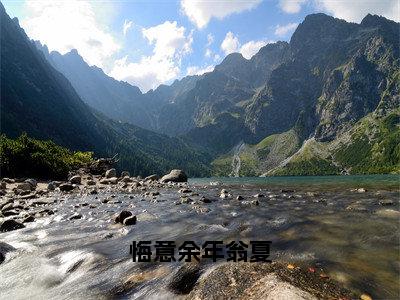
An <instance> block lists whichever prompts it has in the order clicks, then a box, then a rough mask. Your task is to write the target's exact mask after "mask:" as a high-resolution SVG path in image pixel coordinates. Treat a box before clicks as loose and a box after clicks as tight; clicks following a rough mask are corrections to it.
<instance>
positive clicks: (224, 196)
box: [219, 190, 232, 199]
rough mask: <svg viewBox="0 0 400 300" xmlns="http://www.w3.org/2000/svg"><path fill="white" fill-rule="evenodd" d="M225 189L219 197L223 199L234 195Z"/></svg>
mask: <svg viewBox="0 0 400 300" xmlns="http://www.w3.org/2000/svg"><path fill="white" fill-rule="evenodd" d="M223 191H225V190H222V191H221V195H219V197H220V198H221V199H226V198H230V197H231V196H232V195H231V194H229V193H228V192H227V191H225V192H223Z"/></svg>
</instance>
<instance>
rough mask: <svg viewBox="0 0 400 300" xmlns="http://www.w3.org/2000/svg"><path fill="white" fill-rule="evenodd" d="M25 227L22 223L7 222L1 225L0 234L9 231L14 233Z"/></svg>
mask: <svg viewBox="0 0 400 300" xmlns="http://www.w3.org/2000/svg"><path fill="white" fill-rule="evenodd" d="M24 227H25V225H24V224H22V223H19V222H17V221H15V220H12V219H10V220H5V221H3V223H1V225H0V232H7V231H12V230H16V229H20V228H24Z"/></svg>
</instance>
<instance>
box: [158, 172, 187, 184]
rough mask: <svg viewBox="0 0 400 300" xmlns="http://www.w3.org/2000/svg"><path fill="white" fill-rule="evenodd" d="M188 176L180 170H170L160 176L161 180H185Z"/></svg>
mask: <svg viewBox="0 0 400 300" xmlns="http://www.w3.org/2000/svg"><path fill="white" fill-rule="evenodd" d="M187 180H188V177H187V175H186V174H185V172H183V171H182V170H177V169H176V170H172V171H171V172H170V173H169V174H167V175H164V176H163V177H162V178H161V180H160V181H161V182H187Z"/></svg>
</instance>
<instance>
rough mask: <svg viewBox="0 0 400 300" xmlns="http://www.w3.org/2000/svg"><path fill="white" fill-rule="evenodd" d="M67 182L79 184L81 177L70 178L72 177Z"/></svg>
mask: <svg viewBox="0 0 400 300" xmlns="http://www.w3.org/2000/svg"><path fill="white" fill-rule="evenodd" d="M69 182H71V183H72V184H81V182H82V178H81V176H79V175H75V176H72V177H71V178H70V179H69Z"/></svg>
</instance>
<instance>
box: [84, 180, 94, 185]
mask: <svg viewBox="0 0 400 300" xmlns="http://www.w3.org/2000/svg"><path fill="white" fill-rule="evenodd" d="M86 184H87V185H96V181H94V180H92V179H89V180H88V181H86Z"/></svg>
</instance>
